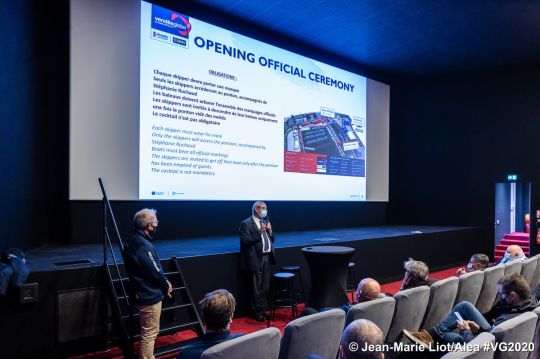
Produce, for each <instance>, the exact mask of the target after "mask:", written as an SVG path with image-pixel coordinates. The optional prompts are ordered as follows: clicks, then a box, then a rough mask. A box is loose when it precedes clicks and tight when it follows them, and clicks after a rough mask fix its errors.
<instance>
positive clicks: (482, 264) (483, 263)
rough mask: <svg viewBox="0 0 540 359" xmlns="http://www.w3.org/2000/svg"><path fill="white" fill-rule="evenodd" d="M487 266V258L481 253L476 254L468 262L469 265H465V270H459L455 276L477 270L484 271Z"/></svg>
mask: <svg viewBox="0 0 540 359" xmlns="http://www.w3.org/2000/svg"><path fill="white" fill-rule="evenodd" d="M488 266H489V257H488V256H487V255H485V254H482V253H476V254H473V256H472V257H471V259H470V260H469V264H467V267H466V268H459V269H458V271H457V273H456V276H458V277H459V276H460V275H462V274H465V273H470V272H474V271H477V270H484V269H486V268H487V267H488Z"/></svg>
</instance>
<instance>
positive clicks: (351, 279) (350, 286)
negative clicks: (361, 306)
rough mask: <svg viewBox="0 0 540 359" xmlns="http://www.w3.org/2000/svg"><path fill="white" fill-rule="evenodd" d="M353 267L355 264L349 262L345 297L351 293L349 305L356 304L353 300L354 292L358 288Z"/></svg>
mask: <svg viewBox="0 0 540 359" xmlns="http://www.w3.org/2000/svg"><path fill="white" fill-rule="evenodd" d="M355 266H356V263H354V262H349V273H348V275H347V296H349V293H351V303H356V300H355V298H354V291H355V290H356V287H357V286H358V282H357V281H356V275H355V273H354V267H355Z"/></svg>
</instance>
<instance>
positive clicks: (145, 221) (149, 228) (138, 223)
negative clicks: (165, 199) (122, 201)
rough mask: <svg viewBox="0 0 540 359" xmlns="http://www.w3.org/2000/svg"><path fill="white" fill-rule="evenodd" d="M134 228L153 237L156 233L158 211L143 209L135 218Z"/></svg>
mask: <svg viewBox="0 0 540 359" xmlns="http://www.w3.org/2000/svg"><path fill="white" fill-rule="evenodd" d="M133 226H134V227H135V229H139V230H141V231H143V232H144V233H145V234H146V235H147V236H150V237H151V236H152V235H154V234H155V233H156V231H157V227H158V220H157V217H156V210H155V209H153V208H143V209H141V210H140V211H139V212H137V213H135V216H134V217H133Z"/></svg>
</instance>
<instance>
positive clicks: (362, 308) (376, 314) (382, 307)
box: [346, 297, 396, 339]
mask: <svg viewBox="0 0 540 359" xmlns="http://www.w3.org/2000/svg"><path fill="white" fill-rule="evenodd" d="M395 307H396V300H395V299H394V298H392V297H383V298H379V299H375V300H370V301H369V302H363V303H358V304H356V305H354V306H352V307H351V308H350V309H349V311H348V312H347V321H346V324H347V325H349V323H351V322H353V321H355V320H357V319H368V320H371V321H372V322H373V323H375V324H377V326H378V327H379V328H380V329H381V331H382V333H383V339H384V338H386V334H388V329H389V328H390V324H391V323H392V317H393V316H394V309H395Z"/></svg>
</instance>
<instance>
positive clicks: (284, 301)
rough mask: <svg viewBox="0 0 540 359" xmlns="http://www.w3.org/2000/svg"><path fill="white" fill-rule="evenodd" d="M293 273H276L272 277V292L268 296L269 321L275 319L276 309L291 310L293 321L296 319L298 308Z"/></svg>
mask: <svg viewBox="0 0 540 359" xmlns="http://www.w3.org/2000/svg"><path fill="white" fill-rule="evenodd" d="M294 277H295V274H294V273H285V272H278V273H274V274H273V275H272V290H271V295H270V309H271V312H270V315H269V316H268V327H270V321H272V320H275V319H276V308H291V315H292V317H293V319H295V318H298V308H297V306H296V298H295V295H294Z"/></svg>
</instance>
